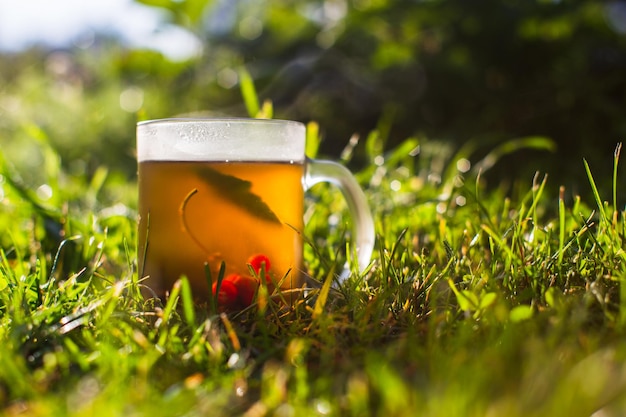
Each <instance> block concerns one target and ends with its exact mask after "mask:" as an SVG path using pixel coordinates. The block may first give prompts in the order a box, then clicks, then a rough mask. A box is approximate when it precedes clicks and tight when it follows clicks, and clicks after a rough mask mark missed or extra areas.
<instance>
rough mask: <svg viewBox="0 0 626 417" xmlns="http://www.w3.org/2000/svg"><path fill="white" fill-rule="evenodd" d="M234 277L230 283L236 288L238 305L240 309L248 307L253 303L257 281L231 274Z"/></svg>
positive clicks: (257, 286) (257, 285)
mask: <svg viewBox="0 0 626 417" xmlns="http://www.w3.org/2000/svg"><path fill="white" fill-rule="evenodd" d="M233 275H235V277H234V278H233V280H232V282H233V284H235V286H236V287H237V294H238V295H239V303H240V304H241V306H242V307H244V308H245V307H248V306H249V305H250V304H252V302H253V301H254V296H255V295H256V291H257V289H258V288H259V281H258V280H257V279H255V278H253V277H249V276H244V277H242V276H241V275H237V274H233Z"/></svg>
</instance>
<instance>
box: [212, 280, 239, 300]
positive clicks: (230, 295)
mask: <svg viewBox="0 0 626 417" xmlns="http://www.w3.org/2000/svg"><path fill="white" fill-rule="evenodd" d="M233 275H235V274H233ZM232 279H233V278H231V275H229V276H227V277H226V278H224V279H223V280H222V285H221V286H220V292H219V294H217V304H218V306H220V307H225V308H230V307H233V306H235V305H236V304H237V302H238V300H239V296H238V290H237V287H236V286H235V284H234V283H233V282H232ZM216 292H217V282H216V283H215V284H213V295H215V293H216Z"/></svg>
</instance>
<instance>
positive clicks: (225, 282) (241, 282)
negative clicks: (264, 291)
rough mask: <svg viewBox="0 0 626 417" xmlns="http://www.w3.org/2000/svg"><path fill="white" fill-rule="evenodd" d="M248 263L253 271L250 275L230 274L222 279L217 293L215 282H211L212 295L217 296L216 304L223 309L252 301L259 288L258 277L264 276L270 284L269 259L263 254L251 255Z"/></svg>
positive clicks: (235, 308)
mask: <svg viewBox="0 0 626 417" xmlns="http://www.w3.org/2000/svg"><path fill="white" fill-rule="evenodd" d="M248 264H249V265H250V266H251V267H252V269H253V271H254V276H252V275H239V274H230V275H227V276H226V277H224V279H222V283H221V285H220V289H219V293H218V292H217V282H215V283H213V296H214V297H217V305H218V306H219V308H220V309H223V310H240V309H243V308H246V307H248V306H249V305H250V304H252V302H253V301H254V296H255V294H256V292H257V290H258V288H259V284H260V282H259V278H260V277H263V276H264V277H265V280H266V282H267V283H268V284H271V278H270V276H269V270H270V260H269V258H268V257H267V256H265V255H263V254H259V255H254V256H251V257H250V259H248Z"/></svg>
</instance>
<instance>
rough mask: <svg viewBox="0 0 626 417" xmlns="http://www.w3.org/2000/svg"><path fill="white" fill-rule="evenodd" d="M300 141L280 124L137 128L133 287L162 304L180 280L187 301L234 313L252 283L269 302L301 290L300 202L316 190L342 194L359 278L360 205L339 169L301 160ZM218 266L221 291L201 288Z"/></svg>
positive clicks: (180, 123)
mask: <svg viewBox="0 0 626 417" xmlns="http://www.w3.org/2000/svg"><path fill="white" fill-rule="evenodd" d="M305 137H306V134H305V127H304V125H303V124H301V123H298V122H293V121H285V120H273V119H244V118H241V119H237V118H233V119H162V120H151V121H145V122H140V123H138V125H137V161H138V166H139V168H138V169H139V241H138V254H139V278H140V279H142V284H144V286H145V287H146V288H148V289H149V290H148V294H152V295H156V296H158V297H163V296H164V295H165V293H166V291H168V290H170V289H171V287H172V285H173V284H174V282H176V281H177V280H178V279H179V278H180V277H181V276H183V275H185V276H186V277H187V278H188V280H189V283H190V286H191V289H192V293H193V295H194V299H195V300H196V301H200V302H207V301H208V297H210V296H212V294H213V295H215V293H216V291H217V300H218V302H219V303H220V304H222V305H221V306H220V307H221V308H222V309H241V308H245V307H247V305H248V304H250V303H251V302H252V299H253V294H254V292H255V291H256V289H257V288H258V285H259V284H260V280H261V279H265V281H266V282H267V284H268V290H269V291H270V294H271V293H272V292H273V291H274V290H275V289H276V288H275V287H280V289H281V290H291V289H297V288H300V287H302V286H303V283H304V273H303V269H302V268H303V266H302V251H303V237H302V232H303V229H304V224H303V212H304V192H305V190H306V189H308V188H309V187H311V186H312V185H314V184H317V183H319V182H330V183H333V184H335V185H337V186H338V187H339V188H340V190H341V191H342V193H343V195H344V197H345V199H346V202H347V204H348V209H349V211H350V213H351V216H352V218H353V225H354V241H355V247H356V253H357V256H358V264H359V268H360V269H361V270H363V269H364V268H365V267H366V266H367V265H368V263H369V261H370V257H371V254H372V250H373V246H374V226H373V221H372V216H371V213H370V211H369V208H368V206H367V200H366V198H365V196H364V194H363V192H362V191H361V189H360V188H359V186H358V184H357V182H356V180H355V179H354V177H353V176H352V174H351V173H350V172H349V171H348V170H347V169H346V168H345V167H343V166H342V165H339V164H337V163H335V162H331V161H320V160H311V159H308V158H306V156H305V152H304V150H305ZM222 264H224V266H225V271H223V272H222V277H223V280H222V281H221V286H220V287H219V288H216V285H217V284H216V283H215V282H214V283H213V288H210V287H209V285H210V284H209V282H211V280H214V281H216V280H217V277H218V276H219V275H220V269H221V267H222ZM207 268H208V271H207ZM207 277H211V278H210V279H209V278H207ZM229 281H232V282H229ZM144 293H146V292H144ZM290 300H291V301H293V299H292V298H291V299H290Z"/></svg>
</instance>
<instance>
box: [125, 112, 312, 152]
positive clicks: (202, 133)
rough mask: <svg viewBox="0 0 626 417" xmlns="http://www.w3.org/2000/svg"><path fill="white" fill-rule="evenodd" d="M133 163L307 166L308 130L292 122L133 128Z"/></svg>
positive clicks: (198, 121) (221, 121) (174, 122)
mask: <svg viewBox="0 0 626 417" xmlns="http://www.w3.org/2000/svg"><path fill="white" fill-rule="evenodd" d="M137 138H138V140H137V160H138V162H143V161H174V160H178V161H282V162H290V163H304V162H305V158H306V157H305V142H306V128H305V126H304V124H302V123H300V122H296V121H292V120H280V119H253V118H236V117H229V118H167V119H155V120H146V121H142V122H139V123H137Z"/></svg>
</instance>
